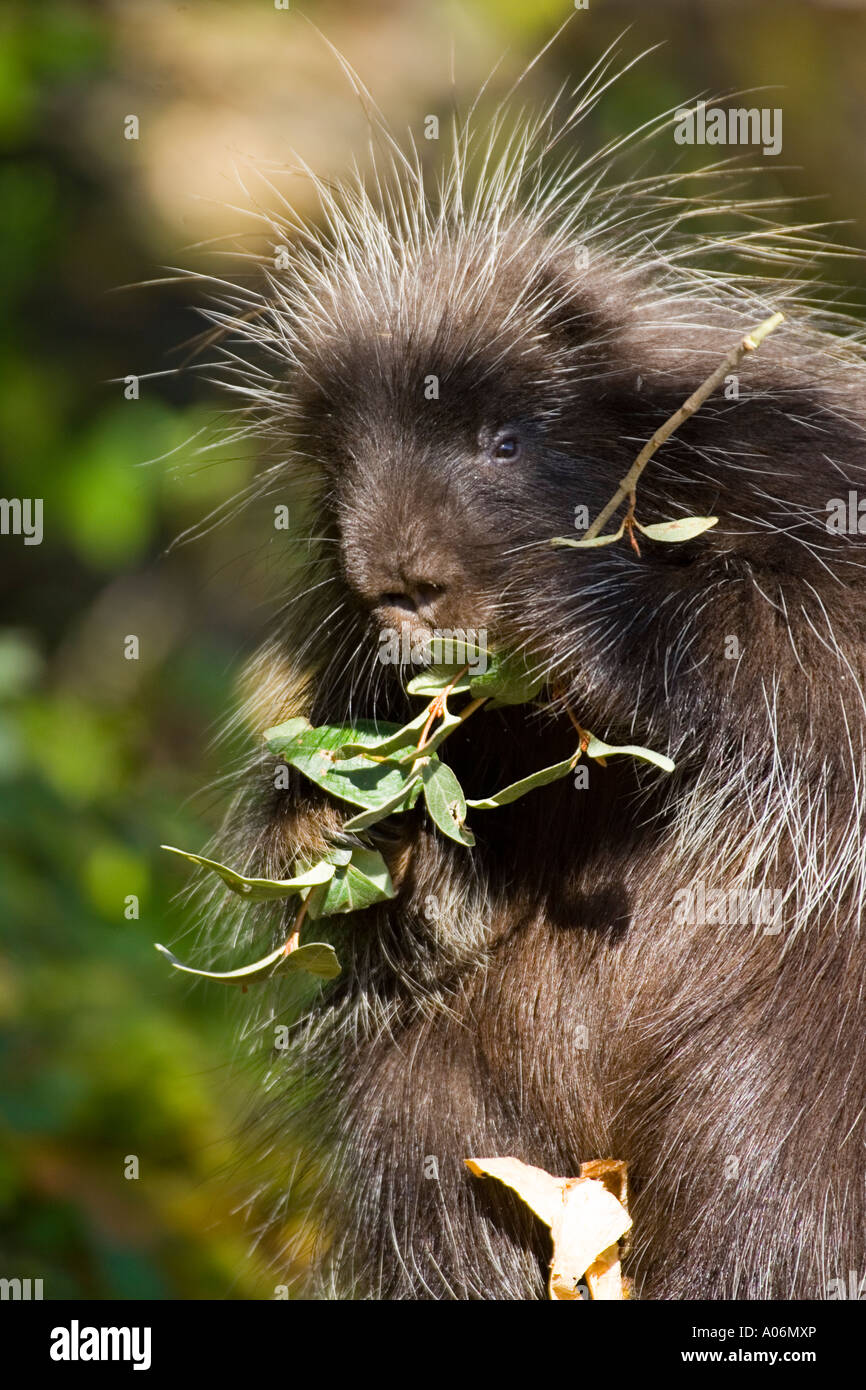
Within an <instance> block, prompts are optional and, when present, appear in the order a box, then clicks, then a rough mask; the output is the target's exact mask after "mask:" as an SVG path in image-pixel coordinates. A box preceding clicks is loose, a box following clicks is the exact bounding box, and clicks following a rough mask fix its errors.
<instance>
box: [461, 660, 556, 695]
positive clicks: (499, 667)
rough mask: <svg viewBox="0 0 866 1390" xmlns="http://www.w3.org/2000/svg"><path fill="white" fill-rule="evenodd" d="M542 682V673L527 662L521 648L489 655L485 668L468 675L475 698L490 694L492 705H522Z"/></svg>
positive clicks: (536, 690) (538, 688)
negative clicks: (492, 698) (518, 650)
mask: <svg viewBox="0 0 866 1390" xmlns="http://www.w3.org/2000/svg"><path fill="white" fill-rule="evenodd" d="M470 674H471V673H470ZM543 685H544V674H543V673H541V674H539V673H538V670H537V669H533V668H532V667H530V666H529V665H528V663H527V660H526V657H525V655H524V653H523V652H504V653H502V654H501V655H499V654H494V655H491V657H490V660H489V662H488V666H487V670H486V671H484V672H483V673H481V674H480V675H477V676H471V680H470V682H469V689H470V691H471V692H472V694H473V695H474V696H475V698H476V699H478V698H481V697H483V698H487V697H488V696H493V697H494V705H492V706H491V708H494V707H496V706H500V705H524V704H526V703H527V702H528V701H529V700H534V699H535V697H536V695H537V694H538V692H539V690H540V689H541V687H542V686H543Z"/></svg>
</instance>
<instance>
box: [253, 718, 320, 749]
mask: <svg viewBox="0 0 866 1390" xmlns="http://www.w3.org/2000/svg"><path fill="white" fill-rule="evenodd" d="M312 727H313V726H312V724H311V723H310V721H309V719H305V718H304V717H303V715H298V717H297V719H287V720H286V722H285V724H275V725H274V727H273V728H272V729H266V730H265V738H266V739H268V741H270V740H271V739H274V740H276V739H282V740H284V741H285V742H286V743H291V741H292V739H295V738H297V737H298V735H299V734H303V733H306V732H307V731H309V730H310V729H312Z"/></svg>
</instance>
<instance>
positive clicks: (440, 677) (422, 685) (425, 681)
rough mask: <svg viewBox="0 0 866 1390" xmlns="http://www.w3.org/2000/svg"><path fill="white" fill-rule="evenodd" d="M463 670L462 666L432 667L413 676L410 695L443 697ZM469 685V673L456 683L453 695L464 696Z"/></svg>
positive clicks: (409, 686) (409, 689) (409, 685)
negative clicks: (444, 691)
mask: <svg viewBox="0 0 866 1390" xmlns="http://www.w3.org/2000/svg"><path fill="white" fill-rule="evenodd" d="M462 670H463V667H462V666H431V667H430V668H429V669H428V670H426V671H422V672H421V673H420V674H419V675H417V676H413V677H412V679H411V680H410V682H409V684H408V685H407V686H406V689H407V691H408V692H409V694H410V695H441V694H442V691H443V690H445V689H446V687H447V686H449V685H450V684H451V682H452V681H453V680H454V679H455V677H456V676H457V674H458V672H459V671H462ZM469 683H470V674H469V672H468V671H467V672H466V673H465V675H462V676H461V677H460V679H459V680H458V681H457V682H456V684H455V685H454V687H453V690H452V692H451V693H452V694H454V695H462V694H464V693H465V692H466V691H467V690H468V689H469Z"/></svg>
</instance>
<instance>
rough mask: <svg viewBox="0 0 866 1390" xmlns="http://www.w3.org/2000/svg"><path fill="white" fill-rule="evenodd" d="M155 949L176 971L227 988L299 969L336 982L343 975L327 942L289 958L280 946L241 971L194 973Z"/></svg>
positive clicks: (303, 948)
mask: <svg viewBox="0 0 866 1390" xmlns="http://www.w3.org/2000/svg"><path fill="white" fill-rule="evenodd" d="M156 949H157V950H158V951H161V952H162V954H163V955H164V956H165V958H166V960H168V961H170V962H171V964H172V965H173V966H174V968H175V970H182V971H183V972H184V974H186V975H201V976H202V977H203V978H204V979H205V980H219V981H220V982H221V983H222V984H225V985H251V984H255V983H256V982H257V981H258V980H273V979H276V977H277V976H278V975H289V974H292V973H293V972H294V971H296V970H306V971H308V972H309V973H310V974H311V975H318V976H319V977H320V979H322V980H333V979H334V978H335V977H336V976H337V975H339V973H340V962H339V961H338V960H337V956H336V953H335V951H334V948H333V946H329V945H328V944H327V942H324V941H310V942H309V943H308V944H307V945H306V946H298V947H297V948H296V950H294V951H290V952H289V953H288V955H287V954H286V948H285V946H284V945H283V946H279V947H278V948H277V950H276V951H272V952H271V954H270V955H269V956H265V957H264V958H263V959H262V960H257V961H254V962H253V964H252V965H242V966H241V967H240V969H239V970H195V969H193V967H192V966H191V965H184V964H183V962H182V961H179V960H178V958H177V956H175V955H172V953H171V951H169V950H168V949H167V947H165V946H160V944H159V942H157V943H156Z"/></svg>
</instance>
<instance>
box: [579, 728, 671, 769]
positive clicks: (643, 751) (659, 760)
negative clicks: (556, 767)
mask: <svg viewBox="0 0 866 1390" xmlns="http://www.w3.org/2000/svg"><path fill="white" fill-rule="evenodd" d="M615 753H627V754H628V755H629V757H632V758H641V759H642V760H643V761H644V762H645V763H653V764H654V766H655V767H660V768H661V769H662V770H663V771H664V772H673V770H674V767H675V763H673V762H672V761H671V759H670V758H666V757H665V755H664V753H654V752H653V751H652V749H651V748H639V747H637V745H636V744H633V743H626V744H624V745H622V746H621V747H615V746H614V745H613V744H610V743H602V741H601V739H600V738H596V737H595V735H594V734H591V735H590V739H589V743H588V744H587V748H586V756H587V757H588V758H610V757H612V756H613V754H615Z"/></svg>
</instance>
